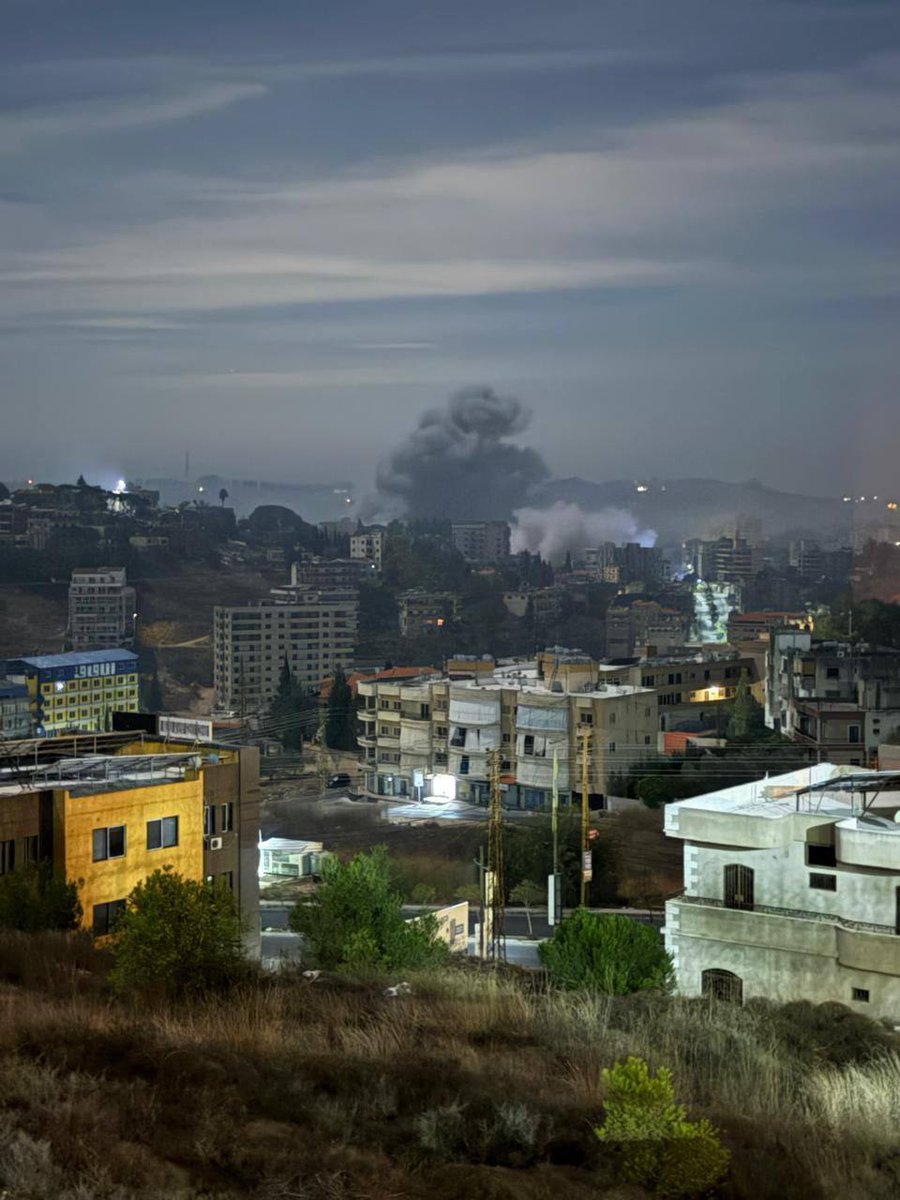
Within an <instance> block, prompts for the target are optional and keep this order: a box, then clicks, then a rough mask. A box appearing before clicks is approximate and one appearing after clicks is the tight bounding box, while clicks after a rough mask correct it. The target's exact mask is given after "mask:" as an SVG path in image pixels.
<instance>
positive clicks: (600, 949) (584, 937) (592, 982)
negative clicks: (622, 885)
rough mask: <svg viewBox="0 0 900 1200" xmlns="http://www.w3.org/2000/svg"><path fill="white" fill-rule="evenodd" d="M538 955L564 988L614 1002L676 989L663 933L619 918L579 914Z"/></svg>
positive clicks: (586, 913)
mask: <svg viewBox="0 0 900 1200" xmlns="http://www.w3.org/2000/svg"><path fill="white" fill-rule="evenodd" d="M538 952H539V954H540V957H541V961H542V962H543V964H544V966H545V967H546V968H547V970H548V971H549V972H550V975H551V977H552V978H553V980H554V982H555V983H558V984H560V985H561V986H562V987H567V988H587V989H588V990H590V991H597V992H604V993H605V994H606V995H610V996H625V995H628V994H629V993H630V992H639V991H642V990H644V989H647V988H654V989H658V990H661V991H669V990H670V989H671V987H672V961H671V959H670V958H669V956H668V954H667V953H666V952H665V950H664V949H663V946H662V943H661V941H660V938H659V934H658V933H657V931H656V930H655V929H654V928H653V927H652V926H651V925H642V924H640V923H639V922H638V921H633V920H632V919H631V918H630V917H625V916H620V915H619V914H612V915H609V916H598V915H596V914H595V913H591V912H588V910H587V909H586V908H579V909H576V911H575V912H574V913H573V914H572V915H571V917H569V918H568V919H567V920H565V921H563V922H562V923H561V924H559V925H557V927H556V930H555V932H554V934H553V937H552V939H551V940H550V941H548V942H542V943H541V945H540V948H539V951H538Z"/></svg>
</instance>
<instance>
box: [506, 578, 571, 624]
mask: <svg viewBox="0 0 900 1200" xmlns="http://www.w3.org/2000/svg"><path fill="white" fill-rule="evenodd" d="M562 598H563V590H562V588H558V587H544V588H524V589H522V590H521V591H518V592H504V593H503V603H504V605H505V607H506V611H507V612H508V613H510V614H511V615H512V616H514V617H519V618H524V617H527V616H528V615H529V613H530V614H531V619H532V620H533V621H534V622H535V623H536V624H550V623H551V622H553V621H557V620H559V615H560V613H561V611H562Z"/></svg>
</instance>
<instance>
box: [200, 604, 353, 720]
mask: <svg viewBox="0 0 900 1200" xmlns="http://www.w3.org/2000/svg"><path fill="white" fill-rule="evenodd" d="M276 590H277V589H276ZM357 611H358V601H357V593H356V591H355V589H343V590H341V589H331V590H328V591H325V590H321V591H319V590H316V589H314V588H310V589H305V588H297V589H294V590H293V592H292V595H291V598H290V599H289V601H288V602H286V603H278V602H277V601H276V600H275V599H271V600H263V601H260V602H259V603H257V604H246V605H234V606H230V605H218V606H217V607H216V608H215V609H214V614H213V654H214V659H213V677H214V684H215V704H216V708H217V709H218V710H220V711H222V710H224V711H233V712H240V713H244V714H249V713H262V712H265V711H266V710H267V709H268V707H269V705H270V704H271V702H272V698H273V697H274V695H275V693H276V691H277V690H278V680H279V677H280V675H281V669H282V666H283V664H284V661H285V659H287V661H288V664H289V665H290V668H291V673H292V674H293V676H294V679H295V680H296V681H297V682H298V683H299V684H300V685H301V686H302V687H304V688H309V689H312V688H318V686H319V684H320V683H321V681H322V680H323V679H324V678H325V677H326V676H328V675H332V674H333V673H334V672H335V671H336V670H338V669H340V670H343V671H347V670H348V669H349V668H350V666H351V665H352V662H353V650H354V646H355V644H356V623H357Z"/></svg>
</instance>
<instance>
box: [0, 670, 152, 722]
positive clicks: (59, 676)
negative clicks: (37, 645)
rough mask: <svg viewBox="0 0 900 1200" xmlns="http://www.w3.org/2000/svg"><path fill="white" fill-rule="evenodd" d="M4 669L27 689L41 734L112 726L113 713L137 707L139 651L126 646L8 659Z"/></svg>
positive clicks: (138, 696)
mask: <svg viewBox="0 0 900 1200" xmlns="http://www.w3.org/2000/svg"><path fill="white" fill-rule="evenodd" d="M7 674H8V675H9V676H10V678H11V679H15V680H16V681H18V682H22V683H24V684H25V686H26V688H27V689H28V697H29V700H30V703H31V713H32V717H33V720H34V728H35V731H36V732H37V733H38V734H39V735H40V736H42V737H58V736H59V735H60V734H61V733H68V732H70V731H72V730H75V729H79V730H82V729H84V730H89V731H94V730H96V731H102V730H105V729H108V728H109V727H110V714H111V713H113V712H116V711H118V712H137V711H138V707H139V699H140V680H139V676H138V656H137V655H136V654H133V653H132V652H131V651H130V650H84V651H79V652H77V653H71V654H39V655H36V656H34V657H31V658H20V659H15V660H13V661H12V662H10V663H8V664H7Z"/></svg>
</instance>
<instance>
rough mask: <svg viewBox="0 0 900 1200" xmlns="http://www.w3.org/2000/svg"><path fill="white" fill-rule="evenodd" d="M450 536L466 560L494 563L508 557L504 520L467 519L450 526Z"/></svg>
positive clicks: (507, 527)
mask: <svg viewBox="0 0 900 1200" xmlns="http://www.w3.org/2000/svg"><path fill="white" fill-rule="evenodd" d="M451 538H452V541H453V545H454V547H455V549H457V550H458V551H459V552H460V554H461V555H462V556H463V558H464V559H465V560H466V562H470V563H495V562H499V561H500V560H501V559H503V558H508V557H509V538H510V533H509V525H508V524H507V523H506V521H467V522H464V523H460V524H453V525H452V526H451Z"/></svg>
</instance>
